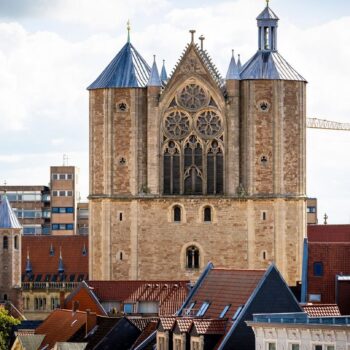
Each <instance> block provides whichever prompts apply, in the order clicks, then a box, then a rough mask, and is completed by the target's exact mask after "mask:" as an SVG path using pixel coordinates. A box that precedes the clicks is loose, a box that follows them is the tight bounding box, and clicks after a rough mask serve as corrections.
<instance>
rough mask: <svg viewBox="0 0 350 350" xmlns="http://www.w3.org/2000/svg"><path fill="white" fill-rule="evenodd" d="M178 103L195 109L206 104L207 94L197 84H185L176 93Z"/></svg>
mask: <svg viewBox="0 0 350 350" xmlns="http://www.w3.org/2000/svg"><path fill="white" fill-rule="evenodd" d="M177 100H178V103H179V104H180V105H181V106H182V107H184V108H187V109H190V110H196V109H199V108H202V107H204V106H206V105H207V104H208V96H207V94H206V93H205V91H204V89H203V88H201V87H200V86H198V85H195V84H190V85H187V86H185V87H184V88H183V89H182V90H181V91H180V92H179V94H178V98H177Z"/></svg>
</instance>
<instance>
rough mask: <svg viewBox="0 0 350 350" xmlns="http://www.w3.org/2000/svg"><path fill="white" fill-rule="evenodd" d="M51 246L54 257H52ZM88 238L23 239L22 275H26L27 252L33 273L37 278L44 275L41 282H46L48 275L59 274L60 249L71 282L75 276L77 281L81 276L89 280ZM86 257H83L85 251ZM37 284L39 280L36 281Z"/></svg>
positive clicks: (76, 236) (53, 237) (35, 237)
mask: <svg viewBox="0 0 350 350" xmlns="http://www.w3.org/2000/svg"><path fill="white" fill-rule="evenodd" d="M51 245H52V247H53V251H54V255H53V256H51V255H50V248H51ZM88 245H89V243H88V237H87V236H78V235H74V236H23V237H22V275H24V274H25V272H26V271H25V270H26V262H27V252H29V257H30V262H31V265H32V273H33V274H34V275H35V276H38V275H42V277H41V280H40V281H44V280H45V276H46V275H51V277H52V276H53V275H55V274H56V275H57V274H58V261H59V255H60V249H61V251H62V259H63V265H64V274H65V275H66V276H67V277H66V280H67V281H69V278H70V276H71V275H73V274H74V275H75V279H74V280H75V281H77V280H78V277H79V275H83V276H84V279H85V280H86V279H87V278H88V270H89V268H88V261H89V256H88ZM84 247H85V249H86V253H87V254H86V255H85V256H84V255H83V249H84ZM34 280H35V281H36V282H40V281H39V280H36V278H35V279H34Z"/></svg>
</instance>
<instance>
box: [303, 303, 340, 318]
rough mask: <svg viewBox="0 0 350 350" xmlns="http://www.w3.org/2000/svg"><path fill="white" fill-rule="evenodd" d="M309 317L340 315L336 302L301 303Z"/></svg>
mask: <svg viewBox="0 0 350 350" xmlns="http://www.w3.org/2000/svg"><path fill="white" fill-rule="evenodd" d="M302 308H303V309H304V311H305V312H306V313H307V314H308V316H309V317H327V316H341V314H340V310H339V308H338V305H336V304H308V305H302Z"/></svg>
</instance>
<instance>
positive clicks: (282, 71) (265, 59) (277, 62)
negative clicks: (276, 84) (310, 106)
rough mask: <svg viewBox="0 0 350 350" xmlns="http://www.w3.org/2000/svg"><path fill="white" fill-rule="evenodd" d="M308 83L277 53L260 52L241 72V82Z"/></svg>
mask: <svg viewBox="0 0 350 350" xmlns="http://www.w3.org/2000/svg"><path fill="white" fill-rule="evenodd" d="M254 79H274V80H295V81H306V80H305V79H304V78H303V77H302V76H301V75H300V74H299V73H298V72H297V71H296V70H295V69H294V68H293V67H292V66H291V65H290V64H289V63H288V62H287V61H286V60H285V59H284V58H283V57H282V56H281V55H280V54H279V53H278V52H277V51H258V52H257V53H256V54H255V55H254V56H253V57H252V58H251V59H250V60H249V61H248V62H247V63H246V64H245V65H244V66H243V67H242V70H241V80H254Z"/></svg>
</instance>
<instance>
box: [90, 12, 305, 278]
mask: <svg viewBox="0 0 350 350" xmlns="http://www.w3.org/2000/svg"><path fill="white" fill-rule="evenodd" d="M257 20H258V35H259V48H258V51H257V52H256V54H255V55H254V56H253V57H252V58H251V59H250V60H249V61H248V62H247V63H246V64H245V65H243V66H241V64H240V60H238V62H236V60H235V58H234V56H232V58H231V62H230V65H229V69H228V72H227V76H226V79H222V78H221V76H220V74H219V73H218V71H217V69H216V68H215V66H214V65H213V63H212V61H211V59H210V57H209V55H208V53H207V52H206V51H205V50H204V49H203V40H201V45H197V44H195V42H194V31H191V32H192V40H191V42H190V44H188V45H187V47H186V48H185V51H184V53H183V55H182V57H181V58H180V61H179V63H178V65H177V66H176V67H175V70H174V73H173V74H172V76H171V77H170V78H169V79H168V78H167V76H166V72H165V67H164V66H163V69H162V72H161V75H160V76H159V73H158V69H157V65H156V62H155V61H154V63H153V66H152V68H150V67H149V66H148V64H147V63H146V61H145V60H144V59H143V58H142V56H141V55H140V54H139V53H138V52H137V51H136V49H135V48H134V46H133V45H132V44H131V43H130V40H128V42H127V43H126V44H125V46H124V47H123V48H122V49H121V51H120V52H119V53H118V55H117V56H116V57H115V58H114V59H113V60H112V62H111V63H110V64H109V65H108V66H107V68H106V69H105V70H104V71H103V72H102V74H101V75H100V76H99V77H98V78H97V79H96V81H95V82H94V83H93V84H91V85H90V86H89V88H88V90H89V92H90V220H91V221H90V230H91V231H90V278H91V279H102V280H109V279H112V280H114V279H153V280H155V279H183V278H190V279H195V278H197V277H198V275H199V273H200V272H201V270H202V269H203V268H204V267H205V266H206V264H207V262H208V261H212V262H213V263H214V264H215V266H223V267H231V268H232V267H234V268H253V269H254V268H265V267H266V266H267V265H268V264H269V262H271V261H274V262H275V263H276V264H277V266H278V268H279V270H280V271H281V272H282V274H283V275H284V277H285V278H286V280H287V282H288V283H289V284H293V283H295V282H296V281H297V280H300V275H301V254H302V241H303V237H304V235H305V230H306V222H305V216H306V210H305V197H306V195H305V131H306V112H305V90H306V81H305V79H304V78H303V77H302V76H300V75H299V74H298V73H297V72H296V71H295V70H294V69H293V68H292V67H291V66H290V65H289V64H288V63H287V62H286V61H285V59H284V58H283V57H282V56H281V55H280V54H279V52H278V51H277V23H278V18H277V16H276V15H275V14H274V12H273V11H272V10H271V9H270V8H269V6H267V7H266V8H265V9H264V10H263V12H262V13H261V14H260V15H259V16H258V18H257ZM201 39H203V38H201Z"/></svg>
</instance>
